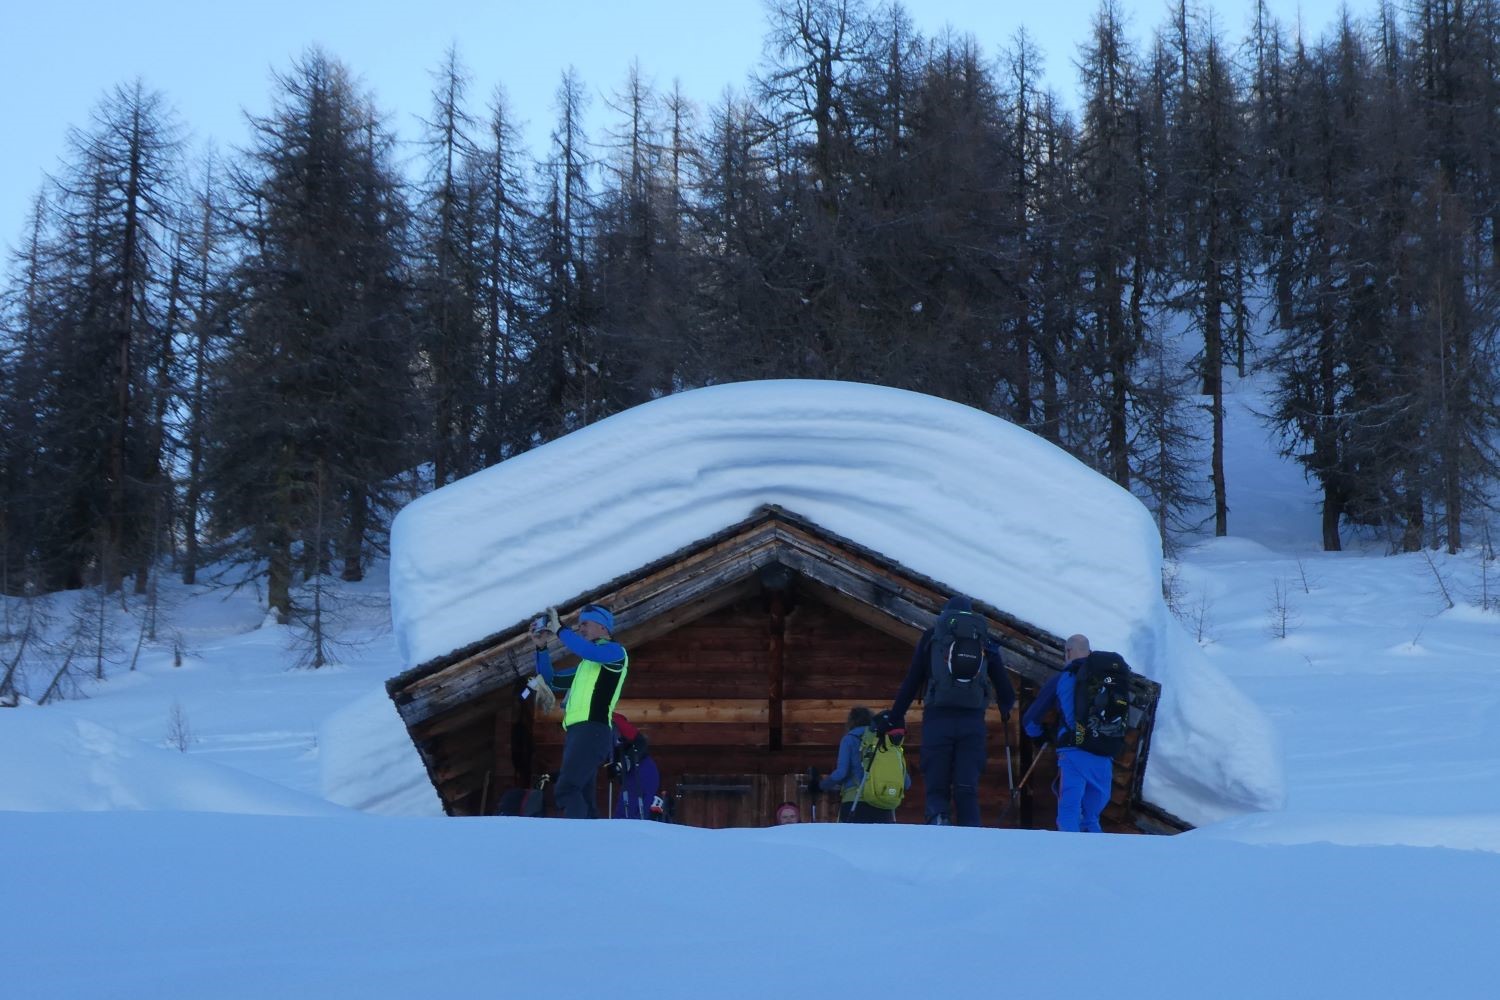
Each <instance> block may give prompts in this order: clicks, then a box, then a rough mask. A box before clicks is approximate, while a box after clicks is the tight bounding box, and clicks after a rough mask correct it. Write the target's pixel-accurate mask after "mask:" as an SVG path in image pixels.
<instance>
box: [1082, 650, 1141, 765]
mask: <svg viewBox="0 0 1500 1000" xmlns="http://www.w3.org/2000/svg"><path fill="white" fill-rule="evenodd" d="M1070 669H1071V670H1072V671H1073V719H1074V729H1073V743H1072V745H1073V746H1075V747H1077V748H1078V749H1080V750H1087V751H1088V752H1089V753H1096V754H1099V755H1100V756H1101V757H1113V756H1115V755H1116V754H1118V753H1119V752H1120V751H1121V750H1123V749H1125V730H1126V729H1128V728H1130V667H1129V666H1127V665H1126V663H1125V658H1124V657H1122V656H1121V655H1120V654H1119V653H1106V652H1102V651H1096V652H1093V653H1090V654H1089V655H1088V656H1086V657H1084V658H1083V659H1082V660H1080V661H1077V663H1076V664H1075V665H1074V666H1073V667H1072V668H1070Z"/></svg>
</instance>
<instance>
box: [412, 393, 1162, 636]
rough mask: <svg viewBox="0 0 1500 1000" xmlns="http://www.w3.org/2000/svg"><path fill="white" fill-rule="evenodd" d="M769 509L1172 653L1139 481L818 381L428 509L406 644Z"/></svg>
mask: <svg viewBox="0 0 1500 1000" xmlns="http://www.w3.org/2000/svg"><path fill="white" fill-rule="evenodd" d="M764 504H775V505H779V506H783V507H786V508H788V509H790V510H793V511H795V512H796V513H798V514H799V515H801V516H803V517H806V518H808V519H809V520H811V521H813V522H815V523H817V524H819V525H822V526H823V527H826V528H828V529H829V530H830V531H833V532H835V533H837V534H840V535H843V536H845V537H847V538H850V539H851V540H853V541H856V542H858V543H860V544H863V545H866V546H868V547H870V548H872V549H874V550H876V551H879V552H882V553H884V554H885V555H887V556H889V557H891V558H892V559H894V560H895V561H896V562H899V563H901V564H902V565H904V566H908V567H910V568H912V569H914V570H917V571H919V572H922V573H924V574H926V575H928V576H931V577H933V578H935V579H940V580H943V581H945V582H947V583H949V584H951V585H952V586H954V587H956V588H958V589H960V590H963V591H965V592H967V593H969V594H971V595H972V596H975V597H979V598H982V599H983V600H985V601H986V602H988V603H991V604H993V605H995V606H996V607H1001V608H1005V609H1006V610H1008V611H1010V612H1012V613H1013V614H1015V615H1016V616H1017V617H1019V618H1021V619H1023V620H1026V621H1030V622H1033V623H1035V624H1037V625H1039V626H1041V627H1043V628H1050V629H1051V630H1052V631H1055V632H1059V633H1061V634H1066V633H1067V632H1071V631H1080V630H1092V631H1093V632H1095V633H1098V634H1100V636H1101V639H1103V638H1104V637H1106V636H1107V637H1108V641H1110V642H1113V644H1114V647H1115V648H1121V651H1122V652H1125V653H1126V655H1127V656H1134V657H1135V658H1137V659H1149V658H1150V656H1151V655H1152V654H1153V653H1154V643H1153V642H1152V641H1151V639H1150V636H1149V635H1147V634H1144V633H1140V634H1134V635H1132V634H1131V633H1132V632H1137V633H1139V630H1138V629H1136V628H1134V624H1135V623H1137V622H1138V621H1139V620H1140V618H1141V611H1142V610H1143V609H1144V607H1145V606H1147V605H1149V604H1151V603H1153V602H1158V603H1159V601H1160V595H1159V590H1158V584H1157V583H1156V581H1157V580H1159V574H1160V560H1161V554H1160V553H1161V550H1160V545H1159V542H1158V541H1157V537H1156V532H1155V528H1154V526H1153V525H1152V523H1151V519H1150V517H1149V515H1148V514H1147V512H1146V511H1145V509H1144V508H1143V507H1142V506H1141V505H1140V504H1139V502H1137V501H1136V500H1135V498H1134V497H1132V496H1131V495H1130V494H1129V493H1128V492H1126V491H1125V490H1122V489H1120V488H1119V487H1117V486H1115V485H1114V484H1113V483H1111V482H1109V481H1108V480H1107V479H1104V478H1103V477H1101V476H1098V475H1097V474H1095V473H1094V472H1092V471H1091V470H1089V469H1088V468H1087V467H1085V466H1084V465H1083V464H1082V463H1079V462H1078V461H1076V460H1075V459H1073V458H1072V457H1071V456H1069V455H1067V454H1066V453H1065V452H1063V451H1062V450H1061V449H1058V448H1056V447H1054V446H1052V445H1050V444H1048V443H1046V442H1044V441H1042V440H1041V439H1040V438H1037V437H1036V436H1034V435H1032V434H1029V433H1028V432H1026V431H1024V430H1021V429H1020V428H1017V427H1015V426H1014V425H1012V424H1010V423H1007V422H1006V421H1003V420H1000V419H998V418H996V417H993V416H991V415H989V414H986V413H983V412H981V411H978V410H974V409H972V408H970V407H966V406H961V405H959V404H956V403H951V402H948V401H946V400H941V399H937V398H934V397H931V396H924V395H921V394H918V393H912V392H906V391H903V390H899V389H889V388H885V387H880V386H870V385H857V384H851V383H840V382H814V381H770V382H752V383H736V384H732V385H723V386H712V387H709V388H706V389H699V390H695V391H692V392H686V393H681V394H678V395H674V396H669V397H665V398H663V399H659V400H655V401H653V402H650V403H647V404H645V405H643V406H639V407H636V408H634V409H631V410H628V411H625V412H624V413H620V414H617V415H616V416H614V417H611V418H609V419H607V420H603V421H600V422H599V423H597V424H594V425H592V426H590V427H587V428H584V429H582V430H580V431H577V432H575V433H573V434H569V435H567V436H566V437H563V438H560V439H558V440H556V441H553V442H551V443H550V444H547V445H544V446H542V447H540V448H537V449H534V450H532V451H530V452H527V453H526V454H524V455H521V456H518V457H517V458H514V459H511V460H510V461H508V462H504V463H501V464H500V465H497V466H494V467H493V468H490V469H486V470H484V471H483V472H480V473H477V474H475V475H473V476H470V477H468V478H467V479H464V480H462V481H460V482H458V483H454V484H452V485H451V486H448V487H446V488H444V489H441V490H438V491H436V492H434V493H432V494H429V495H427V496H425V497H423V498H421V499H419V500H417V501H416V502H414V503H413V504H411V505H410V506H408V507H407V509H406V510H404V511H403V512H402V513H401V514H400V516H399V517H398V518H397V520H396V523H395V526H394V529H393V539H392V550H393V551H392V569H391V576H392V603H393V616H394V619H395V627H396V635H397V642H398V645H399V648H400V649H401V652H402V655H403V657H404V659H405V661H406V662H407V663H408V664H409V665H415V664H417V663H421V662H424V661H426V660H429V659H431V658H433V657H435V656H439V655H442V654H443V653H446V652H449V651H451V650H453V649H455V648H458V647H459V646H462V645H464V644H465V643H467V642H472V641H474V640H476V639H480V638H483V637H484V636H485V635H488V634H489V633H490V632H492V631H493V630H494V627H495V626H496V625H497V624H499V623H506V624H508V623H511V622H514V621H517V620H519V619H521V618H523V617H525V616H526V615H528V614H530V613H532V612H533V611H536V610H540V609H541V608H544V607H546V606H547V605H548V604H551V603H554V602H557V601H560V600H563V599H565V598H568V597H571V596H573V595H575V594H578V593H580V592H583V591H585V590H587V589H589V588H590V587H592V586H596V585H598V584H599V583H601V582H603V581H605V580H608V579H612V578H614V577H616V576H619V575H620V574H622V573H624V572H628V571H630V570H633V569H636V568H638V567H640V566H643V565H645V564H646V563H648V562H650V561H652V560H653V559H656V558H660V557H661V556H663V555H666V554H669V553H671V552H673V551H675V550H677V549H679V548H681V547H683V546H684V545H687V544H690V543H692V542H694V541H696V540H698V539H701V538H704V537H706V536H708V535H711V534H713V533H714V532H715V531H717V530H719V529H721V528H723V527H725V526H727V525H730V524H733V523H735V522H737V521H740V520H743V519H744V518H745V517H747V516H749V515H750V514H751V513H752V512H753V511H754V510H755V509H756V508H758V507H760V506H761V505H764ZM1085 566H1087V567H1088V568H1089V569H1090V570H1091V571H1092V572H1090V573H1089V574H1088V575H1087V576H1086V577H1080V576H1078V575H1077V570H1079V569H1081V568H1084V567H1085ZM1070 577H1071V579H1070ZM1049 581H1057V582H1055V583H1049ZM1063 581H1067V582H1066V583H1064V582H1063ZM1122 584H1123V585H1124V586H1122ZM1140 589H1144V591H1145V593H1144V594H1140V593H1134V591H1137V590H1140ZM1085 611H1086V612H1087V615H1086V617H1083V616H1081V615H1079V614H1077V612H1085ZM1065 619H1066V620H1065ZM1053 626H1055V627H1053Z"/></svg>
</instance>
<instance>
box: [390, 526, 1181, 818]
mask: <svg viewBox="0 0 1500 1000" xmlns="http://www.w3.org/2000/svg"><path fill="white" fill-rule="evenodd" d="M951 593H952V591H951V590H950V589H949V588H947V587H945V586H943V585H942V584H940V583H938V582H937V581H934V580H931V579H929V578H927V577H925V576H922V575H921V574H917V573H914V572H912V571H910V570H907V569H905V568H904V567H901V566H900V565H898V564H896V563H894V562H893V561H891V560H889V559H887V558H885V557H884V556H882V555H880V554H879V553H876V552H873V551H871V550H869V549H867V548H865V547H863V546H860V545H858V544H856V543H853V542H851V541H849V540H848V539H844V538H840V537H838V536H836V535H833V534H832V533H830V532H827V531H825V530H823V529H822V528H820V527H819V526H817V525H815V524H812V523H811V522H808V521H806V520H805V519H802V518H800V517H798V516H796V515H795V514H792V513H791V512H788V511H785V510H783V509H781V508H777V507H765V508H762V509H761V510H760V511H758V512H757V513H756V514H755V515H753V516H752V517H750V518H748V519H747V520H745V521H743V522H741V523H740V524H737V525H734V526H732V527H730V528H727V529H725V530H724V531H721V532H719V533H717V534H715V535H714V536H712V537H710V538H706V539H703V540H702V541H700V542H698V543H696V544H694V545H692V546H688V547H687V548H685V549H683V550H681V551H679V552H676V553H673V554H672V555H670V556H667V557H666V558H664V559H661V560H658V561H656V562H654V563H652V564H650V565H648V566H645V567H642V568H641V569H639V570H637V571H635V572H633V573H630V574H627V575H626V576H623V577H620V578H618V579H616V580H613V581H610V582H609V583H606V584H604V585H602V586H600V587H599V588H597V589H595V590H591V591H589V592H587V593H584V594H580V595H578V596H577V597H576V598H574V599H572V600H570V601H567V602H564V604H563V605H560V607H559V610H560V611H563V612H564V613H565V614H566V613H570V612H572V611H573V610H576V609H577V608H578V607H581V606H582V605H584V604H586V603H590V602H598V603H603V604H606V605H608V606H609V607H610V608H611V609H612V610H613V611H614V614H615V621H616V637H617V638H618V639H620V641H622V642H623V643H624V644H625V645H626V646H627V648H629V649H630V650H631V670H630V675H629V679H628V681H627V683H626V688H625V692H624V695H623V697H622V700H621V703H620V706H619V708H620V711H621V712H622V713H623V714H625V715H626V716H627V717H628V718H630V719H631V720H632V721H633V722H635V723H636V724H637V725H639V726H641V727H642V729H643V730H644V731H646V733H647V735H648V738H649V739H650V741H651V748H652V755H653V757H654V758H655V759H656V760H657V762H658V764H659V765H660V766H661V769H662V773H663V784H664V786H665V787H664V791H665V792H666V793H668V794H669V795H672V796H674V797H675V798H677V799H678V808H679V817H678V818H679V820H681V821H688V822H695V823H697V824H699V825H710V826H723V825H763V824H764V823H768V822H769V821H770V816H771V813H772V812H773V811H774V807H775V804H776V803H777V802H780V801H782V800H784V799H792V800H798V799H800V801H801V802H802V803H804V805H803V809H804V814H808V813H810V811H811V808H810V807H811V805H812V801H811V799H810V798H809V797H807V794H806V792H805V790H804V787H803V786H804V782H802V781H801V775H802V774H803V773H805V771H806V769H807V767H808V766H809V765H812V766H817V767H819V769H820V770H822V771H824V772H825V773H826V772H827V771H828V770H830V769H831V768H832V767H833V764H834V757H835V756H836V753H837V746H838V741H839V738H840V737H841V736H842V734H843V731H844V725H843V723H844V719H845V716H846V714H847V712H848V710H849V708H850V707H851V706H853V705H856V704H863V705H867V706H869V707H871V708H874V709H876V710H879V709H880V708H881V707H884V706H887V705H889V704H890V701H891V699H892V698H893V697H894V695H895V693H896V689H897V688H898V687H899V685H900V683H901V680H902V678H903V676H904V675H905V672H906V667H907V663H908V661H909V659H910V656H911V650H912V648H913V646H914V645H915V643H916V641H917V639H918V638H919V637H920V635H921V633H922V631H923V630H924V629H925V628H926V627H927V626H928V625H929V624H930V623H931V621H932V619H933V618H934V616H935V615H936V612H937V611H938V609H939V608H940V607H941V606H942V604H943V602H944V601H945V600H946V599H947V597H948V596H950V594H951ZM975 604H976V607H977V608H978V609H979V610H981V611H983V612H984V613H985V614H986V615H987V616H988V617H989V619H990V621H991V623H992V625H991V628H992V633H993V635H994V637H995V638H996V640H997V641H998V642H999V644H1000V645H1001V647H1002V649H1003V650H1004V651H1005V658H1006V665H1007V668H1008V669H1009V670H1010V671H1011V675H1012V679H1013V681H1014V682H1015V684H1016V687H1017V690H1018V692H1019V694H1020V696H1021V705H1020V706H1019V707H1020V708H1021V709H1024V707H1025V705H1027V704H1029V703H1030V700H1031V698H1032V697H1034V696H1035V694H1036V691H1037V690H1038V688H1039V687H1040V686H1041V684H1043V683H1044V682H1045V681H1046V680H1047V678H1048V677H1049V676H1050V675H1051V674H1052V673H1053V672H1055V671H1056V670H1058V669H1060V668H1061V665H1062V645H1063V644H1062V640H1061V638H1059V637H1057V636H1054V635H1051V634H1050V633H1047V632H1045V631H1043V630H1041V629H1038V628H1036V627H1034V626H1031V625H1029V624H1027V623H1025V622H1022V621H1019V620H1018V619H1016V618H1014V617H1013V616H1010V615H1008V614H1006V613H1005V612H1003V611H1002V610H1001V609H998V608H994V607H990V606H988V605H986V604H985V603H984V602H982V601H976V602H975ZM532 661H533V657H532V653H531V642H530V637H529V635H528V632H527V623H526V622H525V621H520V622H515V623H513V624H511V625H509V626H507V627H505V628H504V629H502V630H500V631H498V632H496V633H494V634H493V635H491V636H489V637H487V638H485V639H483V640H481V641H479V642H477V643H474V644H472V645H470V646H468V647H466V648H464V649H461V650H456V651H454V652H453V653H451V654H449V655H447V656H444V657H440V658H438V659H437V660H434V661H432V662H430V663H427V664H423V665H420V666H418V667H416V668H414V669H412V670H409V671H407V672H405V673H403V674H401V675H400V676H398V677H396V678H394V679H392V680H391V681H390V682H389V683H388V684H387V690H388V691H389V693H390V695H391V697H392V699H393V700H394V702H395V704H396V706H397V709H398V711H399V712H400V714H401V716H402V718H403V720H404V721H405V723H406V725H407V728H408V731H409V732H410V733H411V735H412V739H413V742H414V743H415V744H416V746H417V749H418V750H419V752H420V753H421V756H422V760H423V762H424V764H425V765H426V767H427V771H428V774H429V775H430V776H431V778H432V780H433V784H434V786H435V787H436V788H437V790H438V792H439V794H440V796H441V798H442V801H443V805H444V808H445V809H446V810H447V811H448V812H449V813H450V814H452V815H474V814H482V813H488V812H492V811H493V809H494V806H495V804H496V803H497V802H498V800H499V796H500V792H501V790H502V789H504V788H507V787H513V786H517V785H523V786H524V785H528V784H530V783H531V781H532V780H533V779H534V778H535V777H536V775H538V774H540V773H542V772H546V771H549V770H553V769H555V767H556V765H557V762H558V760H559V758H560V747H561V740H562V734H561V730H560V729H559V728H558V727H557V726H556V724H555V723H554V722H552V721H550V720H547V719H543V718H538V717H537V715H536V712H535V709H534V707H533V704H532V702H533V701H534V699H532V700H529V701H523V700H522V699H521V698H520V697H519V693H520V692H521V691H522V685H523V683H524V681H525V680H526V678H527V677H529V675H530V674H531V673H532V669H533V668H532ZM1158 695H1159V688H1158V686H1157V685H1156V684H1155V683H1154V682H1152V681H1149V680H1147V679H1145V678H1144V677H1137V679H1136V683H1135V686H1134V689H1133V691H1132V700H1133V703H1134V704H1135V705H1136V707H1137V709H1138V719H1137V723H1138V724H1137V726H1136V727H1135V729H1134V730H1133V732H1132V738H1131V745H1130V747H1129V748H1128V750H1127V752H1126V754H1124V755H1122V758H1121V761H1120V762H1118V764H1117V768H1116V772H1117V774H1116V786H1117V787H1116V795H1115V803H1114V805H1113V806H1112V808H1111V810H1110V811H1109V812H1108V813H1107V814H1106V818H1107V819H1111V820H1112V822H1113V825H1114V826H1115V827H1116V828H1125V827H1131V826H1141V825H1156V824H1159V823H1160V822H1161V821H1165V822H1166V823H1167V825H1168V826H1178V827H1180V824H1177V823H1174V822H1173V821H1172V820H1171V818H1170V817H1164V816H1161V815H1158V814H1155V811H1154V810H1151V809H1150V808H1149V807H1148V806H1145V804H1144V803H1142V802H1141V801H1140V785H1141V778H1142V775H1143V774H1144V764H1145V759H1146V755H1147V752H1148V750H1149V744H1150V731H1151V724H1152V721H1153V719H1154V712H1155V706H1156V702H1157V698H1158ZM990 715H991V720H990V723H991V725H990V729H991V741H990V742H991V747H990V766H989V768H988V770H987V772H986V777H985V781H984V783H983V791H984V797H983V799H982V808H983V811H984V813H985V815H986V816H987V817H988V821H989V822H993V821H994V817H995V816H996V815H997V812H998V811H999V810H1000V809H1001V808H1002V807H1003V806H1005V805H1008V804H1009V801H1008V800H1009V795H1008V792H1007V790H1006V787H1007V784H1008V782H1007V778H1006V773H1005V771H1004V770H998V777H997V764H998V765H1000V766H1001V767H1003V766H1004V764H1005V757H1006V750H1007V748H1008V749H1009V750H1010V766H1011V768H1012V774H1013V776H1014V778H1015V779H1019V778H1020V776H1021V773H1022V769H1024V768H1025V767H1027V766H1029V764H1030V763H1031V755H1030V747H1029V746H1028V745H1026V744H1025V742H1024V741H1022V740H1021V739H1020V736H1019V732H1018V724H1017V720H1018V718H1019V713H1017V714H1016V715H1013V716H1012V718H1011V720H1010V722H1009V725H1008V726H1005V725H1002V723H1001V720H1000V718H999V714H998V712H997V711H996V710H995V709H994V708H993V707H992V708H991V710H990ZM908 722H909V731H910V736H909V738H908V759H909V761H910V763H911V765H912V772H913V778H914V785H913V788H912V792H911V794H909V795H908V797H907V802H906V803H905V804H903V807H902V811H901V812H900V813H898V817H899V818H901V819H903V820H912V819H913V817H915V819H914V821H918V822H919V821H920V816H921V795H922V789H921V786H920V771H919V768H918V766H917V765H918V762H919V760H920V752H921V751H920V748H921V710H920V707H914V708H913V710H912V712H911V713H909V714H908ZM1047 765H1048V762H1046V761H1044V762H1042V764H1041V766H1039V767H1038V769H1037V773H1036V774H1035V775H1033V777H1032V779H1031V782H1030V784H1029V790H1030V791H1031V792H1033V793H1034V794H1033V795H1032V796H1031V797H1028V798H1025V799H1023V800H1021V801H1020V802H1018V803H1017V808H1016V809H1014V810H1009V814H1010V820H1011V822H1012V824H1013V825H1045V820H1046V819H1047V818H1048V817H1049V816H1050V812H1049V810H1050V809H1051V808H1052V806H1051V805H1050V804H1049V803H1050V802H1051V801H1052V800H1051V799H1050V793H1049V791H1048V786H1049V785H1050V781H1051V774H1052V773H1053V772H1052V769H1051V768H1050V767H1049V766H1047ZM831 807H832V803H831V802H829V803H824V804H823V815H828V814H829V813H831V811H832V809H831ZM823 815H820V817H819V818H823Z"/></svg>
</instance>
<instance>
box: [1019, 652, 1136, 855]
mask: <svg viewBox="0 0 1500 1000" xmlns="http://www.w3.org/2000/svg"><path fill="white" fill-rule="evenodd" d="M1089 652H1090V649H1089V640H1088V638H1087V637H1086V636H1082V635H1074V636H1070V637H1069V638H1068V641H1067V643H1066V644H1065V645H1064V647H1063V658H1064V659H1065V660H1066V665H1065V666H1064V667H1063V669H1062V671H1061V672H1060V673H1057V674H1054V675H1053V676H1052V677H1051V678H1050V679H1049V680H1048V681H1047V683H1046V684H1044V685H1042V690H1041V691H1040V692H1039V693H1038V694H1037V696H1036V701H1034V702H1032V704H1031V707H1030V708H1028V709H1027V710H1026V715H1025V717H1024V718H1022V720H1021V725H1022V726H1023V727H1024V728H1025V730H1026V735H1027V736H1029V737H1031V738H1032V740H1033V741H1034V742H1036V743H1038V744H1039V745H1043V744H1046V743H1049V742H1050V743H1051V744H1053V745H1054V746H1055V747H1057V777H1058V783H1059V784H1058V790H1057V828H1058V829H1059V830H1066V831H1069V832H1074V833H1076V832H1078V831H1080V830H1081V831H1083V832H1085V833H1099V832H1100V828H1099V814H1100V813H1102V812H1103V811H1104V807H1105V806H1106V805H1108V804H1109V791H1110V784H1111V782H1112V781H1113V780H1114V761H1112V760H1111V759H1110V758H1108V757H1104V756H1101V755H1100V754H1096V753H1089V752H1088V751H1087V750H1083V749H1080V748H1079V747H1076V746H1068V744H1069V743H1071V742H1072V736H1073V726H1074V724H1075V722H1076V721H1077V720H1076V719H1075V718H1074V716H1073V690H1074V681H1075V680H1076V679H1077V674H1078V671H1077V666H1078V665H1079V663H1080V662H1081V661H1082V660H1083V659H1084V658H1085V657H1087V656H1088V655H1089ZM1054 708H1055V709H1057V720H1058V721H1057V726H1058V728H1056V729H1054V730H1053V731H1051V732H1048V731H1047V730H1046V728H1045V723H1044V722H1043V721H1042V717H1043V716H1044V715H1046V714H1047V712H1048V711H1049V710H1051V709H1054Z"/></svg>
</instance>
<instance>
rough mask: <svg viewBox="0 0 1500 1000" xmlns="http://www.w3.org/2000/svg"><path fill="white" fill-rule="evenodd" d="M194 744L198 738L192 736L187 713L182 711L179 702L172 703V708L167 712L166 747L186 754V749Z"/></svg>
mask: <svg viewBox="0 0 1500 1000" xmlns="http://www.w3.org/2000/svg"><path fill="white" fill-rule="evenodd" d="M196 742H198V737H196V736H194V735H193V728H192V726H190V725H189V724H188V718H187V712H185V711H183V709H182V705H181V704H180V703H179V702H175V701H174V702H172V707H171V709H170V710H168V712H167V746H170V747H176V748H177V750H178V751H179V752H181V753H187V749H188V747H190V746H192V745H193V744H194V743H196Z"/></svg>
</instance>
